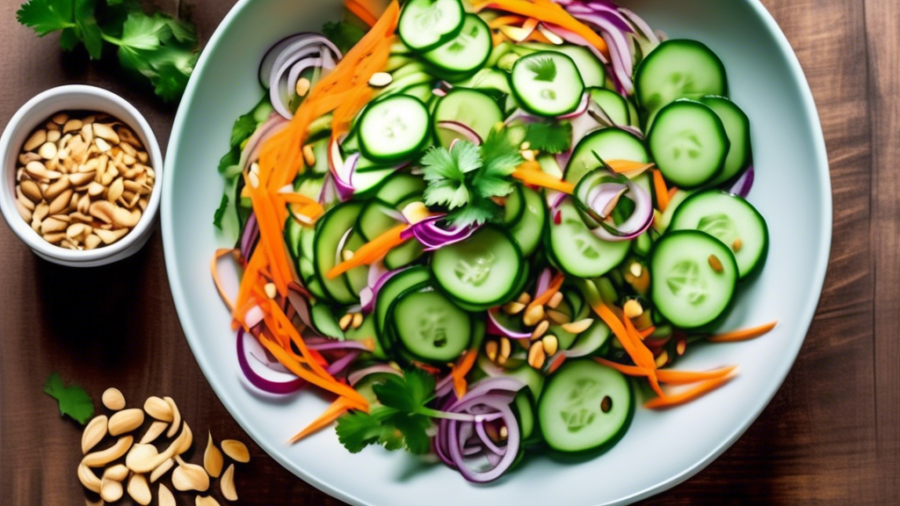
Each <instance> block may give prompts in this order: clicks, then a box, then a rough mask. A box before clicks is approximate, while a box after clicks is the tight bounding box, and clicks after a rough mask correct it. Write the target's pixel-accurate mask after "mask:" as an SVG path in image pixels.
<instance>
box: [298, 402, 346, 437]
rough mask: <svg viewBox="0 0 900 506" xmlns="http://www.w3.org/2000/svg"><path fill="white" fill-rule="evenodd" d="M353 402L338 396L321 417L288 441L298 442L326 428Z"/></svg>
mask: <svg viewBox="0 0 900 506" xmlns="http://www.w3.org/2000/svg"><path fill="white" fill-rule="evenodd" d="M350 408H351V404H350V403H348V402H347V399H345V398H343V397H338V398H337V400H336V401H334V402H333V403H332V404H331V406H328V409H326V410H325V412H324V413H322V414H321V415H320V416H319V418H316V419H315V421H313V422H312V423H310V424H309V425H307V426H306V428H305V429H303V430H302V431H300V432H299V433H298V434H297V435H296V436H294V437H292V438H291V439H290V441H288V443H296V442H298V441H300V440H302V439H305V438H307V437H309V436H311V435H312V434H315V433H316V432H319V431H320V430H322V429H324V428H325V427H328V426H329V425H331V424H332V423H333V422H334V421H335V420H337V419H338V417H340V416H341V415H343V414H344V413H346V412H347V411H348V410H350Z"/></svg>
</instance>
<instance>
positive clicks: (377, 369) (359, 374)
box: [347, 364, 400, 386]
mask: <svg viewBox="0 0 900 506" xmlns="http://www.w3.org/2000/svg"><path fill="white" fill-rule="evenodd" d="M370 374H394V375H397V376H400V372H399V371H397V370H396V369H394V368H393V367H391V366H389V365H386V364H378V365H373V366H372V367H366V368H365V369H359V370H357V371H353V372H351V373H350V374H349V375H348V376H347V381H349V382H350V386H354V385H356V384H357V383H359V382H360V381H362V379H363V378H365V377H366V376H369V375H370Z"/></svg>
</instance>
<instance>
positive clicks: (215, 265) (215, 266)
mask: <svg viewBox="0 0 900 506" xmlns="http://www.w3.org/2000/svg"><path fill="white" fill-rule="evenodd" d="M229 253H231V254H235V255H236V254H238V253H239V251H238V250H236V249H234V248H222V249H218V250H216V253H215V255H213V259H212V266H211V267H212V278H213V282H214V283H215V284H216V290H218V291H219V296H220V297H222V300H223V301H225V305H226V306H228V310H229V311H234V302H232V301H231V300H230V299H229V298H228V295H226V294H225V288H223V287H222V281H221V280H220V279H219V259H220V258H222V257H224V256H225V255H227V254H229Z"/></svg>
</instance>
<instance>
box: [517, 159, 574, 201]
mask: <svg viewBox="0 0 900 506" xmlns="http://www.w3.org/2000/svg"><path fill="white" fill-rule="evenodd" d="M512 177H514V178H515V179H518V180H519V181H522V182H523V183H525V184H528V185H532V186H540V187H542V188H549V189H551V190H558V191H561V192H563V193H566V194H569V195H571V194H573V193H574V192H575V185H574V184H572V183H570V182H568V181H563V180H561V179H557V178H555V177H553V176H551V175H550V174H547V173H546V172H544V171H542V170H540V169H538V170H533V169H531V168H525V167H524V166H523V167H519V168H518V169H516V171H515V172H513V173H512Z"/></svg>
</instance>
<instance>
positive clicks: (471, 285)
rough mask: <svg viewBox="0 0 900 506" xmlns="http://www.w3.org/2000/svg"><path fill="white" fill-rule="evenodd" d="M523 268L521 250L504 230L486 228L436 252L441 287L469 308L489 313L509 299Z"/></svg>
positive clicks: (435, 265)
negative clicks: (480, 309)
mask: <svg viewBox="0 0 900 506" xmlns="http://www.w3.org/2000/svg"><path fill="white" fill-rule="evenodd" d="M521 265H522V253H521V252H520V251H519V247H518V246H517V245H516V243H515V242H514V241H513V239H512V238H511V237H509V235H508V234H507V233H506V232H504V231H503V230H501V229H499V228H496V227H493V226H486V227H483V228H481V229H480V230H479V231H478V232H476V233H475V234H474V235H473V236H472V237H471V238H470V239H469V240H467V241H465V242H460V243H456V244H453V245H450V246H445V247H443V248H441V249H439V250H437V251H435V252H434V256H433V257H432V259H431V267H432V270H433V271H434V277H435V280H436V281H437V283H438V285H439V286H440V287H441V288H442V289H443V290H444V291H446V292H447V293H448V294H450V296H452V297H454V298H455V299H459V300H460V301H462V302H465V303H466V304H467V305H469V306H473V307H483V309H487V308H490V307H493V306H495V305H497V304H498V303H501V302H502V301H504V300H505V298H506V297H508V296H509V295H510V293H511V292H512V291H513V289H514V288H515V286H516V281H518V276H519V272H520V269H521Z"/></svg>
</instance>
